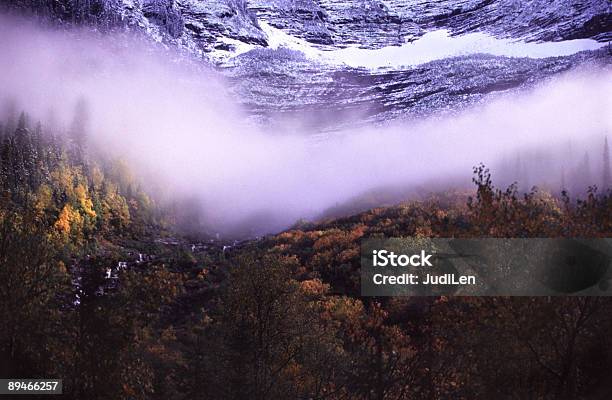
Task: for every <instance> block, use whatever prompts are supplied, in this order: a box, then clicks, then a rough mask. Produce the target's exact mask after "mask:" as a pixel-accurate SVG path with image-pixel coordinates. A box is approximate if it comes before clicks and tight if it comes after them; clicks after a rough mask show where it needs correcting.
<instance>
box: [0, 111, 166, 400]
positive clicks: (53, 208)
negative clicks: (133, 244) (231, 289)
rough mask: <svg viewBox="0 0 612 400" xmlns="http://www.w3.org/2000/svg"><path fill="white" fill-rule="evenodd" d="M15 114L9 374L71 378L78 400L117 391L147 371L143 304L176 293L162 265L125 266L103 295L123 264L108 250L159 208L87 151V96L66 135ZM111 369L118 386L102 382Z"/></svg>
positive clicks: (9, 134)
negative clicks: (140, 348)
mask: <svg viewBox="0 0 612 400" xmlns="http://www.w3.org/2000/svg"><path fill="white" fill-rule="evenodd" d="M9 114H10V115H9V117H8V118H7V120H6V121H4V123H2V124H1V126H0V188H1V189H2V192H1V195H0V282H1V283H0V314H1V315H3V316H4V317H3V319H4V321H3V323H2V324H0V376H3V377H20V376H40V377H43V376H57V377H63V378H64V379H65V382H66V384H67V385H68V386H67V390H68V391H70V393H72V394H71V397H70V398H82V399H84V398H116V397H114V395H107V393H108V391H113V390H115V392H112V393H116V391H117V390H123V389H122V388H119V389H117V388H118V387H120V386H121V385H123V384H124V383H125V380H136V379H139V378H138V376H139V375H138V374H141V373H143V374H144V373H146V371H142V372H141V371H140V368H139V367H138V366H137V365H138V363H139V362H140V361H139V359H138V357H137V354H138V353H134V352H132V349H133V348H134V346H136V341H137V340H136V337H137V335H141V334H143V329H144V327H143V326H147V325H148V324H149V323H152V321H153V319H152V318H151V316H150V315H149V314H146V313H145V312H146V311H145V310H149V309H151V308H153V309H156V308H155V307H156V306H155V304H157V303H156V301H157V300H155V299H158V300H159V301H161V299H163V296H164V293H166V292H167V291H172V290H173V289H172V286H171V285H170V286H168V287H165V286H164V282H167V279H168V278H167V277H166V276H167V273H166V272H164V271H158V270H157V269H155V268H152V269H150V270H147V271H144V272H143V273H142V275H141V274H138V276H136V274H135V273H134V272H126V273H125V276H124V277H123V279H122V282H123V284H122V285H121V286H120V287H118V288H117V290H115V291H114V292H112V293H109V294H108V295H105V296H101V295H100V288H101V287H102V286H103V285H104V284H105V282H104V276H105V274H106V271H107V269H108V268H109V267H111V266H113V265H115V264H116V262H117V258H116V255H115V254H114V253H113V252H112V251H110V250H109V249H112V246H113V245H112V243H118V242H120V241H122V240H133V239H134V238H141V237H143V236H146V235H147V234H148V232H150V231H159V230H160V225H159V224H160V218H161V214H160V213H159V212H158V210H157V208H156V207H155V205H154V203H153V202H152V200H151V199H150V198H149V197H148V196H147V195H146V194H145V193H144V192H143V191H142V190H140V189H139V186H138V184H137V182H136V181H135V180H134V179H133V177H132V176H131V174H130V173H129V169H127V167H126V165H125V163H124V162H122V161H120V160H114V159H112V158H111V157H107V156H102V155H100V154H99V153H96V152H94V151H91V153H90V152H89V151H88V148H87V142H88V138H87V120H88V115H87V108H86V105H85V103H83V102H81V103H79V105H78V106H77V108H76V112H75V118H74V121H73V123H72V124H71V127H70V128H69V129H67V130H66V131H65V132H62V131H60V130H55V129H53V128H50V129H49V130H47V131H45V129H44V127H43V126H42V125H41V124H40V123H38V124H34V125H33V124H31V123H30V122H29V120H28V117H27V115H26V114H25V113H22V114H21V115H20V116H18V117H17V116H16V115H14V114H11V113H9ZM149 276H155V277H156V278H155V279H153V278H149ZM143 285H144V286H143ZM155 287H157V288H158V289H159V291H156V290H155V289H154V288H155ZM132 291H137V292H138V295H128V294H127V293H131V292H132ZM156 296H157V297H156ZM128 299H129V300H128ZM128 348H129V349H130V351H127V350H126V349H128ZM131 357H135V358H134V359H132V358H131ZM101 371H105V372H104V373H105V374H107V375H108V376H109V377H114V378H113V379H115V380H116V382H117V383H116V384H115V385H114V386H108V383H109V382H108V381H105V386H104V387H102V386H98V385H97V383H96V382H98V380H99V378H98V376H99V375H100V374H101V373H102V372H101ZM132 372H133V374H136V375H137V376H134V375H133V374H132ZM119 373H121V374H122V376H123V378H122V379H118V380H117V379H116V374H119ZM117 385H120V386H117ZM134 386H135V387H136V386H138V385H134ZM94 388H95V391H99V394H93V393H92V390H94ZM96 396H98V397H96ZM126 398H129V396H128V397H126Z"/></svg>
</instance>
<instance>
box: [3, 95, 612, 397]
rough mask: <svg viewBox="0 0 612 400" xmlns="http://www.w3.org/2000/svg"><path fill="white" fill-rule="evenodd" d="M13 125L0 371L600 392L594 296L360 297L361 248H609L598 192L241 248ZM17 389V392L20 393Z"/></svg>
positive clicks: (91, 381) (413, 210)
mask: <svg viewBox="0 0 612 400" xmlns="http://www.w3.org/2000/svg"><path fill="white" fill-rule="evenodd" d="M87 114H88V111H87V106H86V104H85V103H84V102H83V103H79V105H77V108H76V112H75V117H74V121H73V122H72V124H71V125H70V126H69V127H68V128H65V129H62V128H57V127H54V126H53V124H51V123H47V124H40V123H36V122H34V121H31V120H30V118H29V117H28V115H27V114H26V113H21V114H17V113H15V112H13V113H12V114H11V115H9V116H8V118H7V119H6V120H5V121H4V122H3V123H2V126H1V127H0V134H1V137H0V143H1V150H0V186H1V187H2V194H1V197H0V315H2V316H3V321H2V323H1V324H0V376H2V377H19V378H22V377H30V378H37V377H41V378H56V379H63V385H64V394H63V395H62V396H61V397H62V398H65V399H255V400H263V399H321V400H322V399H330V400H331V399H334V400H336V399H337V400H340V399H363V400H384V399H527V398H530V399H607V398H610V397H612V336H611V335H610V332H611V330H612V318H611V317H610V316H611V315H612V300H611V299H610V298H609V297H571V296H568V297H515V298H506V297H478V298H463V297H423V298H411V297H394V298H369V297H361V296H360V292H359V261H360V260H359V251H360V249H359V241H360V239H362V238H372V237H397V236H412V237H519V238H527V237H608V236H609V235H610V232H612V192H611V191H610V187H609V185H608V186H607V187H606V182H608V183H609V182H610V172H609V171H610V161H609V158H610V156H609V149H608V145H607V141H606V142H605V144H603V150H602V153H601V157H603V163H602V165H603V166H604V169H603V171H601V180H602V185H601V187H600V188H597V187H594V186H592V187H590V188H589V189H588V190H586V191H585V192H584V193H583V194H581V195H580V198H577V197H573V196H572V194H571V193H568V192H567V191H566V190H561V189H563V188H560V190H559V191H558V193H556V192H554V193H553V192H552V191H544V190H541V189H538V188H536V187H534V188H533V189H531V190H529V191H528V192H526V193H523V192H521V191H519V190H518V189H517V185H516V184H512V185H510V186H509V187H508V188H497V187H495V186H494V185H493V182H492V179H493V178H492V174H491V172H490V171H489V170H488V169H487V168H486V167H485V166H483V165H478V166H476V167H475V168H474V171H473V173H474V179H473V182H474V188H473V189H472V190H466V191H447V192H442V193H438V194H435V195H431V196H430V198H429V199H427V200H422V201H408V202H405V203H402V204H399V205H396V206H393V207H380V208H374V209H371V210H368V211H365V212H361V213H356V214H354V215H350V216H346V217H339V218H330V219H327V220H323V221H319V222H316V223H314V222H306V221H300V222H298V223H296V224H295V225H294V226H293V227H292V228H291V229H288V230H286V231H284V232H282V233H279V234H276V235H268V236H265V237H262V238H258V239H253V240H249V241H245V242H240V243H237V244H232V245H231V246H230V245H226V244H224V243H221V242H219V241H216V240H215V239H208V238H207V239H201V238H200V239H198V240H196V239H193V238H191V237H187V236H185V235H182V234H181V233H180V232H179V231H178V230H177V229H176V215H174V214H173V209H172V207H168V206H167V205H165V204H162V203H161V202H158V201H157V200H156V198H155V195H154V193H147V192H146V190H145V189H143V186H142V185H141V183H140V181H139V179H138V177H136V176H135V174H134V173H133V171H132V170H131V169H130V165H129V163H127V162H126V161H125V160H121V159H115V158H113V157H112V155H111V154H107V153H105V152H104V151H102V150H100V149H96V148H94V147H93V146H91V145H90V144H89V141H88V136H87V128H86V126H87V120H88V115H87ZM26 397H27V396H24V397H23V398H26Z"/></svg>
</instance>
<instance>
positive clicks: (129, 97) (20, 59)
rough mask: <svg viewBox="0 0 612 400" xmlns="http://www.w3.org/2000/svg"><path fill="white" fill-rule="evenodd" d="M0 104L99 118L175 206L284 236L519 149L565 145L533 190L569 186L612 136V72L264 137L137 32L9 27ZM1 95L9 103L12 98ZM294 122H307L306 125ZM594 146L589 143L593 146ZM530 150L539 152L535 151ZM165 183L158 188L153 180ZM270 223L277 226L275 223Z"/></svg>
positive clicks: (211, 86) (97, 126)
mask: <svg viewBox="0 0 612 400" xmlns="http://www.w3.org/2000/svg"><path fill="white" fill-rule="evenodd" d="M0 97H2V98H4V97H6V98H15V99H17V101H18V104H19V106H20V107H22V108H24V109H25V110H26V111H28V112H30V113H32V114H33V116H34V117H35V118H39V119H41V120H45V119H46V118H47V116H48V115H49V114H50V113H53V114H54V115H55V118H56V119H57V120H58V123H60V124H63V125H65V126H67V125H68V124H69V121H70V119H71V118H72V113H73V109H74V104H75V103H76V102H77V100H78V99H79V98H81V97H84V98H85V99H86V100H87V102H88V104H89V106H90V109H91V115H92V118H91V137H92V142H94V143H96V145H98V146H102V148H103V149H104V150H106V151H109V152H112V153H115V154H117V155H118V156H121V157H125V158H127V159H128V160H130V161H131V162H132V164H133V165H135V166H136V167H137V168H138V169H139V170H140V172H141V174H142V175H143V176H148V177H154V178H148V179H149V180H150V181H151V182H149V183H150V184H153V183H154V184H155V186H156V187H159V188H163V191H164V193H162V194H161V195H162V196H164V197H166V198H172V197H176V198H181V197H185V198H195V199H197V200H198V202H199V203H200V204H201V205H202V210H203V212H204V215H205V218H206V221H207V222H208V223H210V224H211V225H214V226H216V227H217V229H219V230H220V231H227V230H228V229H229V228H231V227H232V226H235V225H236V224H239V223H240V222H241V221H243V220H244V219H248V218H251V217H252V216H253V215H257V214H259V215H265V216H266V217H265V218H264V219H267V221H268V223H265V222H264V223H262V222H261V220H260V221H258V223H259V224H263V225H262V226H261V227H262V228H264V229H265V228H269V229H278V228H280V227H283V226H288V225H289V224H291V223H292V222H294V221H295V220H296V219H298V218H301V217H304V218H312V217H314V216H316V215H317V214H318V213H320V212H321V211H322V210H324V209H326V208H328V207H330V206H333V205H334V204H338V203H341V202H343V201H346V200H348V199H350V198H351V197H353V196H355V195H358V194H359V193H362V192H364V191H366V190H368V189H371V188H374V187H377V186H389V185H413V184H414V185H418V184H423V183H426V182H428V181H432V180H435V181H441V180H442V181H444V180H447V179H448V180H449V181H450V179H451V178H452V179H455V178H459V177H461V178H460V179H461V181H460V183H461V184H463V183H464V182H469V178H470V173H471V167H472V166H473V165H475V164H477V163H478V162H485V163H487V164H488V165H496V164H497V163H498V162H499V161H500V160H501V159H502V158H503V157H508V156H510V157H512V156H513V154H517V152H519V151H520V150H521V149H534V148H535V149H548V148H550V149H556V150H555V151H557V150H559V151H558V154H557V155H553V156H551V157H550V160H549V161H550V163H549V164H548V167H547V168H546V169H545V170H544V169H543V170H541V171H535V172H533V174H532V176H531V178H530V179H531V180H533V181H534V182H536V181H548V182H550V183H551V185H553V184H554V183H555V182H556V181H557V180H558V178H559V176H560V172H559V168H560V166H561V165H562V164H571V163H572V162H574V161H573V160H567V159H565V160H564V157H566V155H565V154H564V153H563V151H560V150H561V149H564V148H565V147H564V146H565V144H566V143H568V142H569V141H571V142H572V143H577V144H579V143H583V144H584V145H583V146H593V148H594V149H595V150H594V152H593V155H594V168H595V166H596V162H599V159H598V158H597V159H595V156H596V157H599V151H598V150H597V147H596V146H597V143H599V141H600V140H603V134H604V133H605V132H606V131H607V132H612V112H611V110H612V72H611V71H610V70H602V69H597V70H588V71H587V70H586V69H583V70H581V71H574V72H572V73H569V74H566V75H563V76H558V77H557V78H555V79H553V80H551V81H549V82H547V83H545V84H542V85H540V86H539V87H537V88H535V89H534V90H532V91H530V92H527V93H524V94H521V95H520V96H519V95H516V94H513V95H512V96H506V97H499V98H497V99H495V100H493V101H491V102H490V103H489V104H487V105H485V106H481V107H478V108H475V109H472V110H469V111H466V112H464V113H462V114H461V115H458V116H455V117H443V118H435V117H434V118H430V119H427V120H423V121H421V122H417V123H415V122H412V123H410V124H407V123H406V124H401V123H397V124H394V125H392V126H388V127H385V128H369V129H360V130H357V131H351V132H339V133H337V134H334V135H331V136H329V137H327V138H325V139H321V138H320V136H317V139H316V140H315V139H313V137H314V136H313V135H310V134H309V132H301V131H300V129H299V128H296V129H293V130H291V129H289V130H288V131H287V132H272V133H271V132H264V131H262V130H260V129H259V128H256V127H253V126H250V125H248V124H247V123H246V118H245V116H244V115H243V113H242V111H241V110H240V108H239V107H238V106H237V105H236V104H234V103H233V102H232V100H231V98H230V97H229V96H228V95H227V94H226V93H225V90H224V85H223V80H222V78H220V77H218V76H216V75H215V73H213V72H211V71H206V70H204V69H203V68H201V67H200V66H197V65H194V64H193V63H192V62H188V61H186V60H182V61H181V56H179V55H177V54H174V53H172V52H170V51H162V50H159V49H153V48H151V47H150V46H147V45H144V44H143V43H142V42H141V41H140V40H136V39H134V38H130V37H129V36H127V35H125V34H111V35H105V36H102V35H99V34H95V33H88V32H84V31H76V30H75V31H70V32H65V31H62V32H60V31H51V30H45V29H42V28H38V27H34V26H33V25H29V24H26V23H24V22H23V21H21V22H15V21H11V20H8V19H7V18H2V19H0ZM2 98H0V100H3V99H2ZM305 125H307V124H301V123H300V121H296V123H295V126H305ZM585 148H586V147H585ZM530 151H531V150H530ZM153 181H155V182H153ZM264 225H268V226H264Z"/></svg>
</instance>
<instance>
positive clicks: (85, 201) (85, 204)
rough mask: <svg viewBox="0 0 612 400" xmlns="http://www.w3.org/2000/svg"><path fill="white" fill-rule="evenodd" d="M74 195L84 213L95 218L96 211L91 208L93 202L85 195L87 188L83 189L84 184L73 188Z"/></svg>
mask: <svg viewBox="0 0 612 400" xmlns="http://www.w3.org/2000/svg"><path fill="white" fill-rule="evenodd" d="M75 195H76V197H77V200H78V202H79V205H80V206H81V209H82V210H83V212H84V213H85V215H86V216H88V217H90V218H95V217H96V212H95V211H94V209H93V202H92V201H91V199H90V198H89V196H88V195H87V190H86V189H85V186H83V185H77V187H76V189H75Z"/></svg>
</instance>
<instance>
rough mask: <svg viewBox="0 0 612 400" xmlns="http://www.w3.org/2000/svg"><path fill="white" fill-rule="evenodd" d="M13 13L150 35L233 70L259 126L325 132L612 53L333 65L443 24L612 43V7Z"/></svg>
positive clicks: (206, 5)
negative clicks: (296, 121)
mask: <svg viewBox="0 0 612 400" xmlns="http://www.w3.org/2000/svg"><path fill="white" fill-rule="evenodd" d="M1 6H2V7H8V8H12V9H13V10H14V9H17V10H22V11H26V12H30V13H32V12H33V13H35V14H38V15H43V16H45V17H46V18H49V17H50V18H51V19H52V20H53V21H55V22H56V23H58V24H68V25H69V24H87V25H93V26H95V27H97V28H98V29H100V30H106V29H118V28H119V29H129V30H133V31H137V32H141V33H144V34H145V35H146V36H148V37H150V38H151V39H152V40H154V41H156V42H159V43H162V44H164V45H166V46H170V47H178V48H180V49H183V50H186V51H188V52H189V53H191V54H192V55H194V56H196V57H197V58H198V59H203V60H205V61H208V62H210V63H211V64H213V65H217V66H219V67H221V68H220V70H221V71H222V72H223V73H224V74H226V75H227V76H228V78H229V81H230V83H231V84H232V87H231V90H232V91H233V92H234V93H235V95H236V97H237V99H238V101H239V102H241V103H242V104H244V106H245V107H246V108H247V109H248V110H249V111H250V112H251V113H252V114H253V116H254V118H255V119H256V120H258V121H259V122H261V123H271V124H276V123H282V121H284V120H285V119H291V118H293V117H294V116H296V115H300V116H302V119H305V120H308V121H313V122H312V124H313V128H316V129H333V125H334V124H337V123H340V124H342V123H344V122H343V121H344V120H346V121H354V120H355V115H358V116H359V117H360V119H359V120H360V121H361V122H368V123H369V122H371V121H386V120H388V119H390V118H396V117H402V116H415V115H421V114H422V113H424V112H432V111H436V110H447V109H453V108H456V107H457V106H460V105H467V104H472V103H473V102H474V101H479V100H480V99H482V98H484V97H486V96H487V95H488V94H490V93H494V92H499V91H504V90H509V89H514V88H520V87H523V86H525V85H528V84H529V83H532V82H535V81H537V80H539V79H542V78H544V77H546V76H549V75H551V74H554V73H557V72H559V71H564V70H567V69H569V68H572V67H573V66H575V65H577V64H579V63H582V62H585V61H588V60H595V61H596V62H603V63H609V61H610V58H611V56H610V51H609V49H608V50H606V49H605V48H604V49H600V50H597V51H588V52H583V53H580V54H576V55H572V54H573V53H572V54H568V55H564V56H563V57H548V58H547V57H537V59H534V58H530V57H528V56H526V57H523V58H521V57H518V58H517V57H516V55H512V56H511V58H508V57H504V56H503V54H502V55H501V56H500V55H497V56H493V55H488V56H483V55H478V54H476V53H477V51H470V54H471V55H466V56H462V57H454V56H453V57H446V58H444V59H433V60H432V61H431V62H425V63H421V64H419V65H415V66H410V67H407V66H405V65H404V66H402V65H394V66H393V65H392V66H390V67H389V68H386V69H382V70H373V69H364V68H359V67H355V66H353V67H350V66H348V65H344V64H342V63H328V62H325V60H324V59H325V57H326V56H325V55H326V54H337V53H338V51H339V49H347V50H349V51H351V50H352V49H355V48H360V49H370V50H371V51H373V52H375V51H377V50H376V49H383V50H384V49H387V48H388V47H389V46H405V45H406V43H410V42H414V41H416V40H418V39H420V38H423V37H424V35H426V34H427V33H428V32H432V31H436V30H440V29H444V30H446V31H447V32H449V34H450V35H451V37H464V36H466V35H469V34H473V33H474V32H481V33H482V32H484V33H486V34H487V35H489V36H491V37H494V38H498V39H503V38H510V39H513V40H520V41H521V42H532V43H535V42H537V43H543V42H544V43H546V42H560V41H565V40H570V39H580V38H590V39H593V40H597V41H599V42H601V43H605V42H608V41H610V40H612V3H611V2H610V1H609V0H583V1H580V0H559V1H554V2H551V1H549V0H531V1H516V0H441V1H432V0H411V1H402V0H384V1H380V0H54V1H42V0H6V1H4V2H3V4H2V5H1ZM466 37H467V36H466ZM500 43H502V45H504V46H506V45H508V43H507V42H503V41H502V42H500ZM439 45H440V44H439V43H435V42H434V43H433V44H432V47H435V46H439ZM474 46H475V47H476V48H477V47H478V46H480V44H478V43H475V44H474ZM485 52H486V51H485ZM577 52H578V50H576V51H575V52H574V53H577ZM313 54H314V55H315V56H316V57H314V58H313ZM385 54H387V53H384V54H383V53H371V57H385ZM369 56H370V55H369V54H368V55H366V56H365V57H366V58H367V57H369ZM309 115H310V116H312V118H303V117H304V116H309ZM343 116H345V118H343ZM332 121H333V123H332Z"/></svg>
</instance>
